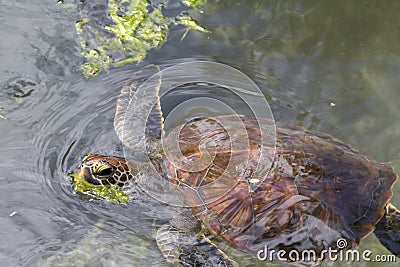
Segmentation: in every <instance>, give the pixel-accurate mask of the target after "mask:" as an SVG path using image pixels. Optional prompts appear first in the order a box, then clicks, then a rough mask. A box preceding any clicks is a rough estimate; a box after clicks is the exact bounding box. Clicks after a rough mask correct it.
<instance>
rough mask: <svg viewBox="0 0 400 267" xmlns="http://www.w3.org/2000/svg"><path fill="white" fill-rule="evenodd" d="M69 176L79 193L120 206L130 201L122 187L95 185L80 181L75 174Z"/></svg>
mask: <svg viewBox="0 0 400 267" xmlns="http://www.w3.org/2000/svg"><path fill="white" fill-rule="evenodd" d="M69 176H70V177H71V178H72V180H73V188H74V190H75V191H76V192H77V193H80V194H83V195H87V196H90V197H95V198H98V199H104V200H108V201H110V202H114V203H118V204H125V203H127V202H128V201H129V200H130V197H129V194H128V193H127V192H125V191H124V190H123V188H122V187H120V186H117V185H109V186H105V185H93V184H91V183H88V182H86V181H85V180H82V179H80V178H79V177H78V176H77V175H75V174H69Z"/></svg>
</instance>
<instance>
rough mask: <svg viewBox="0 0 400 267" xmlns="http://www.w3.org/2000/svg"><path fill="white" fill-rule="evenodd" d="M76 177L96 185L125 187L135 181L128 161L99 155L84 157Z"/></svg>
mask: <svg viewBox="0 0 400 267" xmlns="http://www.w3.org/2000/svg"><path fill="white" fill-rule="evenodd" d="M75 175H76V176H77V177H78V178H79V179H82V180H84V181H86V182H88V183H91V184H94V185H119V186H124V185H125V184H127V183H129V182H131V181H132V180H133V175H132V173H131V171H130V169H129V166H128V162H127V160H126V159H124V158H120V157H114V156H104V155H99V154H89V155H87V156H86V157H84V158H83V160H82V163H81V165H80V166H79V168H78V170H77V171H76V172H75Z"/></svg>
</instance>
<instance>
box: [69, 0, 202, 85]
mask: <svg viewBox="0 0 400 267" xmlns="http://www.w3.org/2000/svg"><path fill="white" fill-rule="evenodd" d="M189 2H190V3H189ZM191 2H193V3H191ZM204 2H205V1H183V3H185V4H186V5H187V6H189V7H191V8H197V7H199V6H200V5H201V4H202V3H204ZM162 10H163V4H159V5H151V4H150V2H149V1H147V0H108V1H104V0H103V1H100V0H86V1H84V2H83V3H81V4H80V16H81V20H79V21H78V22H77V23H76V32H77V34H78V36H79V38H80V43H81V46H82V55H83V56H84V57H85V62H84V64H83V65H82V70H83V74H84V76H85V77H86V78H88V77H90V76H93V75H96V74H98V73H99V72H101V71H107V70H108V69H109V68H110V66H114V67H118V66H121V65H124V64H126V63H130V62H140V61H142V60H143V59H144V58H145V57H146V53H147V51H148V50H150V49H154V48H158V47H160V46H161V45H162V44H163V43H165V42H166V40H167V38H168V33H169V27H170V25H171V23H172V24H173V25H183V26H184V27H186V28H187V31H188V30H190V29H193V30H197V31H202V32H206V29H204V28H203V27H201V26H199V25H197V23H196V22H195V21H194V20H193V19H192V18H191V17H190V16H189V15H186V14H185V13H183V12H182V13H181V14H178V15H177V16H176V17H166V16H164V15H163V12H162ZM186 33H187V32H186ZM186 33H185V34H184V36H185V35H186Z"/></svg>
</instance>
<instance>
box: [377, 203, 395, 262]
mask: <svg viewBox="0 0 400 267" xmlns="http://www.w3.org/2000/svg"><path fill="white" fill-rule="evenodd" d="M374 233H375V235H376V237H378V239H379V241H380V242H381V244H382V245H384V246H385V247H386V248H387V249H388V250H389V251H390V252H392V253H393V254H394V255H396V257H400V210H398V209H397V208H396V207H395V206H393V205H392V204H390V203H389V204H387V205H386V207H385V213H384V215H383V217H382V219H381V220H380V221H379V222H378V224H377V225H376V228H375V231H374Z"/></svg>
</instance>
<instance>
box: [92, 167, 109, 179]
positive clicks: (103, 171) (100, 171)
mask: <svg viewBox="0 0 400 267" xmlns="http://www.w3.org/2000/svg"><path fill="white" fill-rule="evenodd" d="M93 174H94V175H96V176H98V177H101V178H107V177H109V176H111V175H113V174H114V168H113V167H112V166H110V165H101V166H99V167H97V168H95V169H94V171H93Z"/></svg>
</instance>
